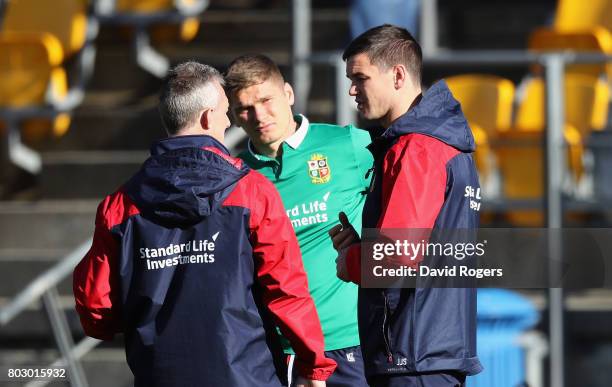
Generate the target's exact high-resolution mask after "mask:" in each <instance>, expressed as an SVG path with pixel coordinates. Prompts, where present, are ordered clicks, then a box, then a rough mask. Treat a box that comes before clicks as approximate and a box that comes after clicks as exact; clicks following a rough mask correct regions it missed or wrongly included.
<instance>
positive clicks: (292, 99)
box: [283, 82, 295, 106]
mask: <svg viewBox="0 0 612 387" xmlns="http://www.w3.org/2000/svg"><path fill="white" fill-rule="evenodd" d="M283 91H284V92H285V96H286V97H287V100H288V101H289V106H293V104H294V102H295V94H293V87H291V85H290V84H289V83H287V82H285V84H284V85H283Z"/></svg>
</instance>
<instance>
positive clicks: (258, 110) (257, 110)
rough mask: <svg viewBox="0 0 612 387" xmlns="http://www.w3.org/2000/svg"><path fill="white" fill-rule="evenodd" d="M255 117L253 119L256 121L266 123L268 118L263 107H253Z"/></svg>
mask: <svg viewBox="0 0 612 387" xmlns="http://www.w3.org/2000/svg"><path fill="white" fill-rule="evenodd" d="M253 116H254V117H253V118H255V120H257V121H258V122H263V121H265V118H266V116H267V112H266V109H265V108H264V107H263V106H262V105H255V106H253Z"/></svg>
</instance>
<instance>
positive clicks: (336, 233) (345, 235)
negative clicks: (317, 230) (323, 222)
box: [329, 212, 359, 253]
mask: <svg viewBox="0 0 612 387" xmlns="http://www.w3.org/2000/svg"><path fill="white" fill-rule="evenodd" d="M338 219H339V220H340V224H337V225H335V226H334V227H332V228H331V230H329V236H330V238H331V239H332V243H333V244H334V249H336V251H338V253H340V250H342V249H344V248H346V247H349V246H350V245H352V244H353V243H359V234H357V231H355V229H354V228H353V226H352V225H351V223H350V222H349V220H348V218H347V216H346V214H345V213H344V212H341V213H339V214H338Z"/></svg>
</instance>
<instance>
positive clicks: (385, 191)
mask: <svg viewBox="0 0 612 387" xmlns="http://www.w3.org/2000/svg"><path fill="white" fill-rule="evenodd" d="M457 152H458V151H457V150H455V149H453V148H451V147H449V146H447V145H445V144H443V143H442V142H440V141H439V140H436V139H434V138H430V137H428V136H424V135H418V134H414V135H406V136H403V137H401V138H400V139H399V141H398V142H397V143H396V144H395V145H393V147H391V149H390V150H389V151H388V152H387V153H386V155H385V158H384V160H383V167H382V188H381V189H382V194H381V213H380V217H379V218H378V222H377V225H376V228H377V229H379V230H382V231H381V235H382V236H383V237H384V234H385V231H384V230H385V229H387V230H390V229H395V230H396V231H397V230H398V229H401V230H405V231H401V232H400V234H403V233H404V232H406V234H407V235H412V236H414V235H424V234H423V231H424V230H429V229H432V228H433V226H434V224H435V221H436V218H437V217H438V214H439V213H440V209H441V208H442V205H443V204H444V195H445V192H446V179H447V175H446V162H447V161H448V160H449V159H450V158H451V157H453V156H454V155H456V154H457ZM408 229H419V232H416V233H408V232H407V230H408ZM390 234H395V235H398V233H397V232H396V233H393V232H391V233H390ZM389 239H394V238H392V237H391V238H389ZM346 263H347V269H348V272H349V276H350V278H351V281H353V282H355V283H359V280H360V277H361V269H360V266H361V248H360V246H359V245H353V246H351V247H350V249H349V251H348V252H347V259H346ZM402 263H403V264H408V265H411V266H416V265H418V263H419V260H418V259H417V260H412V261H410V262H405V261H404V262H402Z"/></svg>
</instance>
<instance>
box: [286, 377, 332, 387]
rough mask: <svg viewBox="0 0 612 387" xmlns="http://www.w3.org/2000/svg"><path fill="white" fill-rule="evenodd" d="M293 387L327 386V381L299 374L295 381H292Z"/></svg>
mask: <svg viewBox="0 0 612 387" xmlns="http://www.w3.org/2000/svg"><path fill="white" fill-rule="evenodd" d="M291 387H325V382H324V381H322V380H312V379H306V378H303V377H301V376H298V377H297V378H296V379H295V381H294V382H293V383H291Z"/></svg>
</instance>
